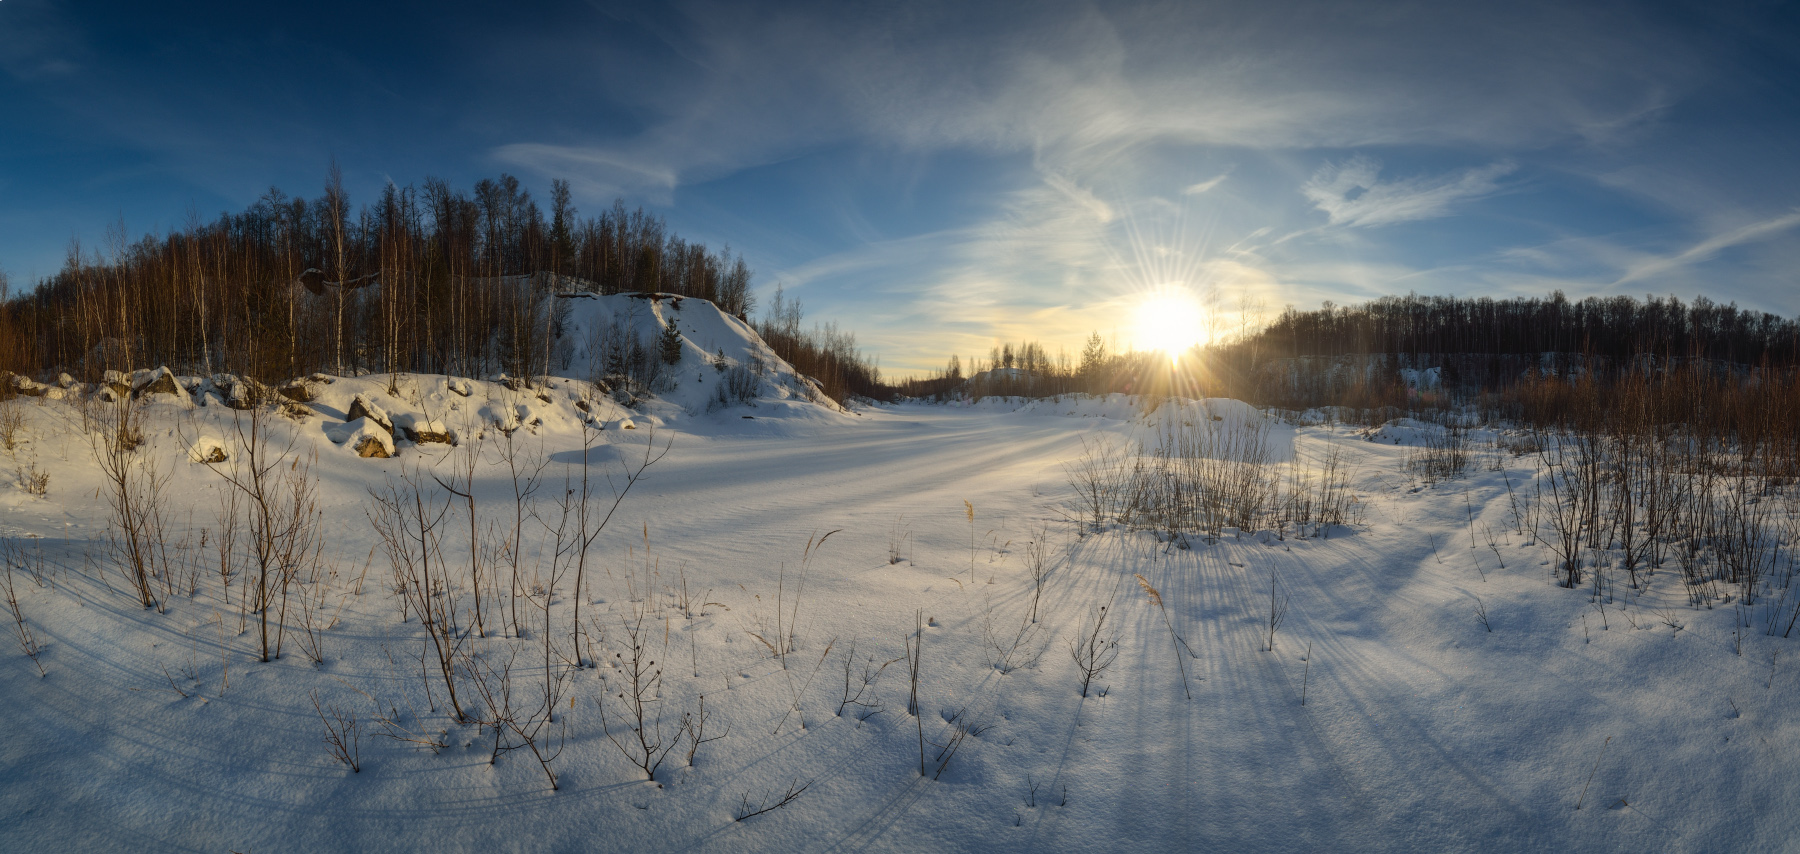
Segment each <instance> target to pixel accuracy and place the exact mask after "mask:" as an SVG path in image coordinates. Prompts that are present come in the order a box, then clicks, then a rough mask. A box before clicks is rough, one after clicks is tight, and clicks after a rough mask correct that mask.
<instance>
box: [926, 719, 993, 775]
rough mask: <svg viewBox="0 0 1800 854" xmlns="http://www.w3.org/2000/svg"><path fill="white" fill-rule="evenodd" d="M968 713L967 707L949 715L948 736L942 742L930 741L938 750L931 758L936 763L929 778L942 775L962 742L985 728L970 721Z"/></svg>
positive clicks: (978, 734) (960, 747)
mask: <svg viewBox="0 0 1800 854" xmlns="http://www.w3.org/2000/svg"><path fill="white" fill-rule="evenodd" d="M968 713H969V710H968V709H958V710H957V712H956V714H954V715H951V716H950V720H949V721H947V723H949V725H950V737H949V738H947V739H945V740H944V743H943V744H938V743H936V742H932V745H933V746H934V747H936V748H937V749H938V752H937V756H936V757H935V758H934V759H933V760H932V761H934V762H936V763H937V771H935V772H933V773H932V775H931V779H933V780H936V779H938V778H940V777H942V776H944V770H945V769H947V768H949V767H950V760H952V759H955V758H956V752H957V751H958V750H961V749H962V745H963V742H964V741H967V740H968V738H969V736H971V735H973V736H980V735H981V733H982V732H983V731H984V730H985V729H986V727H983V726H980V725H978V724H975V723H973V722H971V721H970V720H969V714H968Z"/></svg>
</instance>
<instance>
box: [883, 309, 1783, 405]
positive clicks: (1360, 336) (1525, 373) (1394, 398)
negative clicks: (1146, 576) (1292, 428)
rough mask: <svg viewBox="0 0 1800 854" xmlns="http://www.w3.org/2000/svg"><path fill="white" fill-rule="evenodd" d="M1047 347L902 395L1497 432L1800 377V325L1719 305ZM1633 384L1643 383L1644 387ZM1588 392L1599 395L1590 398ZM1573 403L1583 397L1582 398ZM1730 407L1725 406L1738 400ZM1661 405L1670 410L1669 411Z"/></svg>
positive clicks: (1687, 401) (1716, 397)
mask: <svg viewBox="0 0 1800 854" xmlns="http://www.w3.org/2000/svg"><path fill="white" fill-rule="evenodd" d="M1044 353H1045V351H1044V350H1043V348H1042V347H1041V346H1039V345H1036V344H1034V343H1030V342H1027V343H1026V344H1022V345H1001V346H999V347H996V349H995V350H994V352H993V353H991V354H990V356H989V358H988V359H987V360H985V361H983V360H980V359H976V360H972V362H973V364H972V365H971V366H970V368H969V370H968V371H967V373H965V372H964V370H963V368H964V366H963V364H962V363H961V361H960V360H959V359H957V358H956V357H952V358H951V360H950V362H949V364H948V365H947V366H946V367H945V368H942V369H939V370H937V371H934V372H932V373H931V374H929V375H927V376H924V377H914V378H909V379H906V380H903V381H901V382H900V383H898V384H897V385H896V389H897V390H898V391H899V392H900V393H901V394H904V395H907V396H912V397H920V398H928V399H946V398H954V397H981V396H985V395H1024V396H1049V395H1056V394H1065V393H1069V392H1086V393H1091V394H1107V393H1113V392H1123V393H1128V394H1150V395H1159V394H1170V393H1173V394H1178V395H1182V396H1189V397H1233V398H1237V399H1239V400H1244V401H1248V402H1251V403H1255V404H1258V405H1265V406H1277V407H1282V408H1289V409H1305V408H1311V407H1319V406H1339V407H1344V408H1346V409H1349V410H1353V411H1361V412H1366V413H1370V417H1372V418H1374V417H1378V416H1381V415H1382V414H1384V413H1385V414H1386V417H1392V414H1393V413H1396V412H1406V411H1414V412H1416V411H1420V410H1426V409H1433V408H1445V407H1449V406H1453V405H1461V404H1471V403H1473V404H1479V405H1481V406H1482V407H1483V408H1484V409H1485V410H1486V411H1488V412H1490V413H1491V414H1493V415H1495V416H1496V417H1499V416H1502V415H1506V416H1509V417H1518V418H1523V419H1525V420H1528V421H1532V422H1539V421H1542V420H1544V419H1547V418H1551V417H1553V413H1554V410H1555V408H1556V406H1562V405H1565V404H1567V403H1568V402H1567V401H1560V402H1558V403H1557V404H1556V406H1548V407H1546V406H1544V405H1542V404H1541V401H1543V400H1545V399H1547V398H1546V395H1549V394H1550V392H1549V391H1546V389H1565V388H1567V389H1577V390H1579V393H1581V394H1589V393H1593V394H1599V393H1601V391H1600V390H1602V389H1610V388H1612V387H1614V386H1615V385H1617V384H1618V383H1621V382H1624V381H1626V380H1627V379H1628V378H1632V377H1636V378H1638V379H1640V380H1642V381H1644V382H1647V383H1650V384H1651V385H1653V386H1655V387H1656V388H1657V389H1659V391H1656V392H1654V393H1649V394H1652V396H1653V397H1654V396H1658V395H1663V394H1665V393H1666V394H1667V395H1670V396H1669V397H1667V399H1666V402H1665V403H1664V404H1662V405H1664V406H1666V407H1672V409H1670V412H1669V414H1670V415H1671V417H1673V416H1676V415H1681V416H1682V417H1688V416H1693V415H1695V413H1693V412H1692V411H1686V412H1678V411H1676V410H1677V409H1679V407H1681V406H1691V405H1693V402H1694V401H1701V402H1702V403H1703V404H1704V405H1707V406H1726V405H1727V404H1728V403H1729V405H1730V406H1731V407H1733V408H1734V411H1735V408H1736V407H1739V406H1740V405H1741V403H1740V401H1741V400H1742V399H1744V398H1742V396H1741V395H1738V396H1735V397H1734V396H1732V395H1733V394H1735V392H1733V393H1731V394H1728V393H1727V392H1728V391H1729V390H1730V389H1732V388H1735V387H1737V386H1738V385H1740V384H1741V382H1740V381H1741V380H1743V379H1745V378H1747V377H1751V376H1755V377H1758V378H1759V379H1758V382H1761V383H1762V388H1764V389H1770V388H1784V387H1786V386H1785V385H1784V384H1785V383H1790V382H1792V377H1793V374H1794V372H1795V370H1796V369H1800V320H1794V319H1788V318H1783V317H1780V316H1778V315H1773V314H1768V313H1766V312H1757V311H1750V310H1746V309H1740V308H1738V307H1737V306H1736V305H1735V304H1723V305H1721V304H1719V303H1715V302H1713V301H1711V300H1709V299H1707V298H1706V297H1704V296H1702V297H1698V298H1696V299H1695V300H1694V301H1693V302H1692V303H1683V302H1682V301H1681V300H1679V299H1676V298H1674V297H1667V298H1658V297H1649V298H1647V299H1644V300H1638V299H1634V298H1631V297H1624V296H1616V297H1590V298H1586V299H1582V300H1578V301H1570V300H1569V299H1568V298H1567V297H1566V296H1565V295H1564V294H1562V293H1561V292H1556V293H1553V294H1551V295H1550V296H1549V297H1547V298H1541V299H1540V298H1518V299H1504V300H1494V299H1488V298H1474V299H1464V298H1459V297H1422V296H1419V295H1417V294H1412V295H1408V296H1404V297H1383V298H1381V299H1376V300H1372V301H1369V302H1366V303H1362V304H1360V305H1353V306H1338V305H1333V304H1332V303H1329V302H1327V303H1325V304H1324V305H1323V306H1322V307H1321V308H1319V309H1317V310H1313V311H1300V310H1297V309H1294V308H1292V307H1290V308H1288V309H1287V310H1286V311H1284V312H1283V313H1282V314H1281V315H1280V316H1279V317H1277V318H1276V319H1275V321H1274V322H1273V323H1270V324H1269V325H1268V326H1266V327H1264V328H1261V329H1254V330H1245V331H1244V332H1243V333H1242V334H1239V335H1237V336H1234V337H1232V338H1230V339H1228V340H1225V341H1222V342H1219V343H1217V344H1215V345H1213V346H1210V347H1207V348H1205V349H1204V350H1198V351H1195V352H1192V353H1187V354H1182V357H1181V359H1180V360H1179V361H1178V362H1175V363H1171V361H1170V359H1169V358H1168V357H1167V356H1166V355H1164V354H1160V353H1143V352H1134V351H1127V352H1122V353H1121V352H1111V351H1109V349H1108V347H1107V346H1106V344H1105V342H1104V341H1103V340H1102V339H1101V338H1100V336H1099V335H1098V334H1097V333H1096V334H1094V335H1092V336H1090V337H1089V339H1088V340H1087V342H1086V345H1085V346H1084V348H1083V350H1082V352H1081V354H1080V355H1079V357H1078V358H1076V359H1070V358H1068V357H1067V356H1065V355H1062V354H1058V356H1057V357H1054V358H1052V357H1049V356H1047V355H1044ZM1634 381H1635V380H1634ZM1583 383H1586V384H1585V385H1584V384H1583ZM1569 393H1571V394H1573V393H1576V392H1575V391H1571V392H1569ZM1728 397H1729V398H1730V400H1729V401H1727V398H1728ZM1659 399H1662V398H1660V397H1659Z"/></svg>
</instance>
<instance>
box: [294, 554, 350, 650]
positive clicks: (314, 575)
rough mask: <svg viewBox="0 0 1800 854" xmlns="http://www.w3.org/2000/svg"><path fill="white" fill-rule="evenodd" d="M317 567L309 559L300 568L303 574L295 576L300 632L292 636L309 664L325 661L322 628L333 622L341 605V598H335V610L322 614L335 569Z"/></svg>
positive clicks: (336, 618)
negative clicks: (294, 636) (303, 568)
mask: <svg viewBox="0 0 1800 854" xmlns="http://www.w3.org/2000/svg"><path fill="white" fill-rule="evenodd" d="M320 569H321V567H320V565H319V564H318V563H312V564H310V565H309V566H308V567H307V568H306V569H305V570H303V572H302V575H303V577H301V578H298V579H297V580H298V582H299V584H298V585H297V586H298V588H299V595H298V596H296V597H295V601H296V602H297V603H298V605H299V609H300V633H299V635H298V636H297V637H296V640H297V641H299V643H300V651H301V653H303V654H304V655H305V656H306V659H307V660H308V661H311V662H312V663H313V664H324V663H325V630H327V629H329V628H331V627H332V626H335V625H337V620H338V614H341V613H342V612H343V608H344V600H339V602H338V611H337V613H334V614H331V615H330V616H329V617H328V616H327V615H326V613H325V612H326V611H327V610H328V605H327V602H326V600H327V598H328V597H329V595H330V593H331V579H332V578H333V577H335V576H336V575H337V570H336V569H330V570H329V571H325V572H321V571H320Z"/></svg>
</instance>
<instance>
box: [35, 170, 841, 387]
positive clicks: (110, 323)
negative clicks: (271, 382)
mask: <svg viewBox="0 0 1800 854" xmlns="http://www.w3.org/2000/svg"><path fill="white" fill-rule="evenodd" d="M750 279H751V272H750V270H749V268H748V267H747V266H746V265H745V263H744V260H743V258H742V257H741V256H733V255H732V254H731V253H730V252H729V250H727V249H721V250H718V251H712V250H709V249H708V248H707V247H706V246H705V245H703V244H700V243H697V242H688V241H685V240H683V239H682V238H681V237H679V236H677V235H676V234H674V233H673V232H671V231H670V230H669V229H668V227H667V224H666V223H665V222H664V220H663V219H662V218H661V217H657V216H654V215H651V214H647V213H645V212H644V211H643V210H641V209H639V210H635V211H627V210H626V209H625V207H624V204H623V203H622V202H615V203H614V205H613V207H612V208H611V209H609V210H605V211H602V212H601V213H600V214H598V215H597V216H590V217H581V216H579V212H578V211H577V210H576V208H575V206H574V205H573V203H572V202H571V198H570V193H569V186H568V184H567V182H565V181H555V182H553V183H552V185H551V193H550V198H549V204H548V209H547V210H546V208H545V207H544V206H541V205H539V204H538V202H537V200H535V199H534V198H533V197H532V195H531V193H530V192H529V191H527V190H526V189H524V188H523V187H522V186H521V185H520V183H519V181H518V179H516V178H514V177H512V176H510V175H501V176H500V177H499V178H498V179H484V180H482V181H480V182H478V183H476V185H475V187H474V189H473V192H465V191H463V190H461V189H458V188H454V187H451V186H450V185H449V184H448V183H447V182H445V181H442V180H437V179H430V180H427V181H426V182H425V184H424V186H423V187H413V186H408V187H404V188H402V187H397V186H394V185H392V184H389V185H388V186H387V187H385V188H384V189H383V190H382V191H381V193H380V194H379V195H378V197H377V198H376V199H375V200H374V202H373V203H372V204H366V205H363V206H361V207H353V206H352V204H351V200H350V197H349V195H348V193H346V192H345V190H344V188H343V182H342V180H341V179H340V177H339V175H338V171H337V169H336V168H335V167H333V169H332V171H331V174H330V177H329V178H328V180H327V181H326V183H325V187H324V192H323V194H322V195H320V196H318V197H317V198H313V199H306V198H301V197H290V196H288V195H287V194H285V193H283V192H282V191H280V190H278V189H271V190H270V191H269V192H268V193H266V194H265V195H264V196H263V197H262V198H261V199H259V200H258V201H257V202H256V203H255V204H254V205H251V206H250V207H249V208H248V209H247V210H245V211H243V212H241V213H236V214H232V213H226V214H222V215H221V216H220V217H219V218H218V219H217V220H216V221H213V222H210V223H205V222H199V221H198V220H194V221H190V222H189V223H188V224H187V225H186V226H185V227H182V228H179V229H175V230H173V231H171V232H169V233H168V234H167V235H164V236H161V237H157V236H148V235H147V236H144V237H142V238H140V239H138V240H137V241H136V242H130V241H128V239H127V238H126V236H125V234H124V232H123V228H122V227H121V228H120V229H118V230H115V231H114V232H113V233H111V234H110V235H109V236H108V239H107V241H106V242H105V244H104V245H103V246H102V247H100V248H99V249H98V250H95V249H94V248H91V247H86V246H82V245H80V244H79V243H77V244H75V245H72V246H71V248H70V250H69V254H68V260H67V262H66V263H65V265H64V267H63V269H62V270H61V271H60V272H58V273H57V274H56V275H55V276H52V277H50V278H49V279H46V280H44V281H42V282H40V283H38V286H37V287H36V288H34V289H32V290H30V291H29V292H26V293H23V294H19V295H17V296H10V297H9V296H7V295H6V294H5V293H4V292H3V291H0V367H3V368H6V369H10V370H13V371H16V372H18V373H22V374H28V375H39V374H44V373H48V372H55V371H68V372H70V373H72V374H76V375H78V377H79V378H81V379H85V380H92V379H94V378H96V377H97V376H98V375H99V374H100V373H101V372H102V371H105V370H109V369H124V368H135V367H143V366H151V365H168V366H169V367H171V368H174V369H175V370H176V371H178V372H184V373H214V372H220V371H224V372H231V373H238V374H244V375H248V376H254V377H263V378H274V377H285V376H295V375H299V374H305V373H310V372H314V371H328V372H333V373H352V372H359V371H396V370H410V371H426V372H435V373H452V374H462V375H475V374H482V373H490V372H493V371H497V370H498V371H505V372H507V373H510V374H514V375H530V374H533V373H542V372H544V366H545V365H546V364H547V361H548V359H549V358H550V348H549V346H548V335H549V333H550V331H551V329H550V324H551V322H552V314H553V312H551V311H549V310H548V309H547V305H546V303H547V301H548V298H549V296H550V294H551V293H552V292H553V291H555V290H559V289H560V290H568V289H582V290H592V291H597V292H599V293H620V292H627V291H660V292H664V293H674V294H679V295H682V296H689V297H698V298H701V299H707V300H711V301H712V302H714V303H715V304H717V305H718V306H719V307H720V308H721V309H723V310H725V311H726V312H728V313H731V314H735V315H738V316H739V317H748V315H749V313H750V311H751V309H752V307H753V297H752V294H751V291H750ZM826 349H830V348H826Z"/></svg>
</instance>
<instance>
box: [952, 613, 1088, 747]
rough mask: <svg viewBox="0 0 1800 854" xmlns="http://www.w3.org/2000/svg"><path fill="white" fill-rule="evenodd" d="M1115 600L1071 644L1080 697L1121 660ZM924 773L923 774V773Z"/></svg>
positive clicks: (1083, 624)
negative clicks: (1111, 625) (1111, 618)
mask: <svg viewBox="0 0 1800 854" xmlns="http://www.w3.org/2000/svg"><path fill="white" fill-rule="evenodd" d="M1111 606H1112V601H1111V600H1107V603H1106V604H1105V605H1099V606H1096V607H1095V608H1094V609H1093V610H1092V611H1090V612H1089V613H1088V615H1087V616H1086V617H1085V618H1083V619H1082V621H1081V630H1080V632H1079V633H1078V634H1077V636H1076V639H1075V640H1072V641H1070V642H1069V657H1070V658H1073V659H1074V660H1075V667H1076V670H1077V672H1078V673H1079V674H1080V676H1079V678H1080V681H1081V696H1082V697H1083V698H1085V697H1087V695H1088V686H1090V685H1092V684H1093V682H1094V680H1095V679H1097V678H1099V677H1100V676H1101V675H1103V674H1105V673H1106V669H1107V668H1108V667H1111V666H1112V663H1113V661H1115V660H1117V659H1118V657H1119V633H1118V632H1117V631H1111V632H1109V631H1107V628H1106V618H1107V616H1108V609H1109V608H1110V607H1111ZM921 773H923V772H921Z"/></svg>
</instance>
